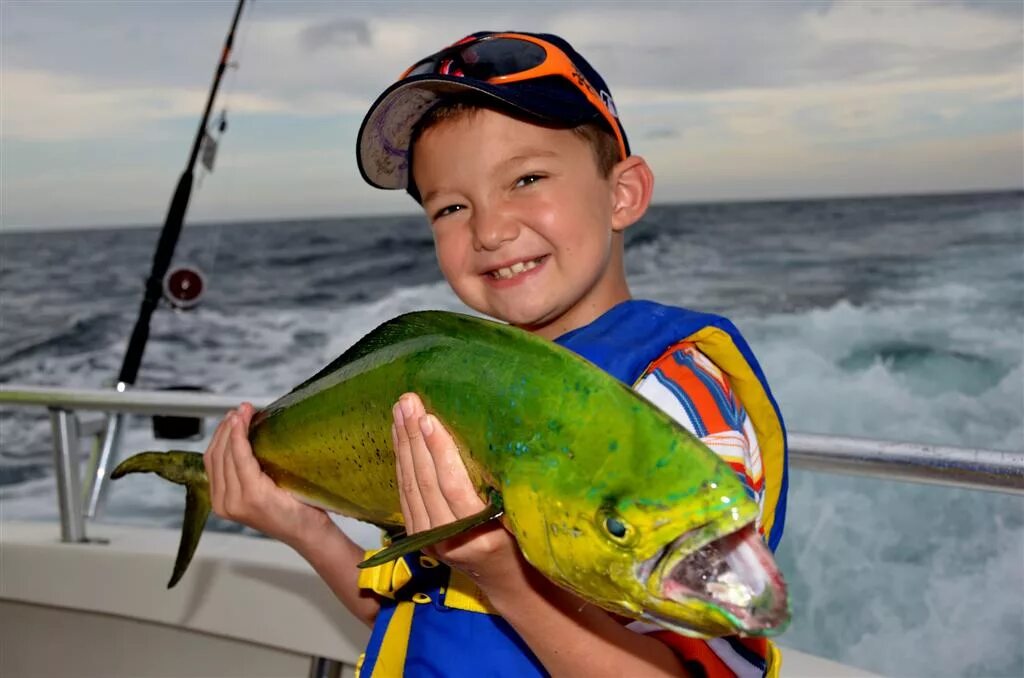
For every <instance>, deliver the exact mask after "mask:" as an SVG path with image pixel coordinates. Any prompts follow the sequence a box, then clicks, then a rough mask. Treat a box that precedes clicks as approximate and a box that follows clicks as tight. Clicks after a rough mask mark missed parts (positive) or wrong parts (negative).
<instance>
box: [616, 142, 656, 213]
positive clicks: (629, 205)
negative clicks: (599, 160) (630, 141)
mask: <svg viewBox="0 0 1024 678" xmlns="http://www.w3.org/2000/svg"><path fill="white" fill-rule="evenodd" d="M609 181H610V182H611V188H612V230H614V231H624V230H625V229H627V228H628V227H630V226H632V225H633V224H635V223H636V222H637V221H639V220H640V217H642V216H643V215H644V213H645V212H647V207H648V206H649V205H650V204H651V195H652V194H653V193H654V173H653V172H651V168H650V166H649V165H648V164H647V161H646V160H644V159H643V158H641V157H640V156H639V155H631V156H629V157H628V158H626V159H625V160H623V161H621V162H620V163H619V164H618V165H616V166H615V167H613V168H612V174H611V176H610V177H609Z"/></svg>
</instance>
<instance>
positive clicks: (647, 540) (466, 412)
mask: <svg viewBox="0 0 1024 678" xmlns="http://www.w3.org/2000/svg"><path fill="white" fill-rule="evenodd" d="M406 392H415V393H417V394H418V395H419V396H420V397H421V399H422V400H423V403H424V406H425V408H426V410H427V411H428V412H430V413H432V414H434V415H436V416H437V417H438V418H439V419H440V420H441V421H442V422H443V423H444V425H445V427H446V428H447V429H448V430H449V431H450V432H451V433H452V435H453V436H454V437H455V439H456V441H457V443H458V446H459V449H460V452H461V454H462V456H463V460H464V461H465V463H466V467H467V470H468V471H469V474H470V477H471V479H472V480H473V481H474V483H475V484H476V486H477V487H478V489H479V490H480V492H481V496H486V495H489V496H490V497H491V498H492V499H493V502H492V503H493V504H494V507H493V510H490V511H489V512H487V513H486V514H484V515H481V516H480V517H479V519H476V520H466V521H460V524H459V525H458V526H454V528H455V529H467V528H468V527H470V526H472V525H473V524H477V523H478V522H480V521H481V520H484V519H487V518H489V517H492V516H494V515H496V514H497V513H498V510H497V508H498V506H501V507H502V508H503V510H504V516H505V524H506V526H507V527H508V529H509V530H510V531H511V532H512V533H513V535H514V536H515V538H516V540H517V542H518V544H519V546H520V548H521V549H522V552H523V554H524V556H525V557H526V559H527V560H528V561H529V562H530V563H531V564H532V565H533V566H534V567H536V568H537V569H538V570H539V571H540V572H542V573H543V574H544V575H545V576H547V577H548V578H550V579H551V580H553V581H554V582H556V583H558V584H559V585H561V586H563V587H565V588H567V589H569V590H570V591H573V592H574V593H576V594H577V595H579V596H581V597H583V598H585V599H587V600H589V601H591V602H593V603H595V604H597V605H599V606H601V607H603V608H605V609H608V610H611V611H613V612H617V613H619V614H623V615H626V616H629V617H632V618H636V619H642V620H645V621H650V622H653V623H657V624H660V625H662V626H665V627H667V628H670V629H672V630H675V631H677V632H680V633H685V634H687V635H693V636H719V635H726V634H733V633H742V634H747V635H773V634H775V633H778V632H780V631H781V630H782V629H783V628H784V627H785V625H786V623H787V622H788V618H789V612H788V604H787V597H786V589H785V584H784V583H783V581H782V578H781V575H780V574H779V572H778V570H777V568H776V567H775V564H774V561H773V559H772V557H771V553H770V551H769V550H768V548H767V547H766V546H765V544H764V543H763V541H762V540H761V539H760V537H759V536H758V534H757V531H756V528H755V527H754V522H755V520H756V517H757V513H758V509H757V506H756V504H755V503H754V502H753V501H752V500H751V499H750V498H749V497H748V495H747V494H746V492H745V490H744V488H743V486H742V484H741V483H740V481H739V480H738V479H737V478H736V476H735V474H734V472H733V471H732V470H731V469H730V468H729V467H728V466H727V465H726V464H725V463H724V462H722V461H721V459H720V458H719V457H718V456H717V455H716V454H715V453H714V452H712V451H711V450H709V449H708V448H707V447H706V446H705V445H704V444H702V443H701V442H700V441H699V440H698V439H697V438H695V437H694V436H693V435H691V434H690V433H689V432H688V431H686V430H685V429H684V428H682V427H681V426H680V425H679V424H678V423H677V422H675V421H674V420H672V419H671V418H670V417H669V416H668V415H666V414H665V413H663V412H662V411H661V410H659V409H658V408H656V407H654V406H653V405H651V404H650V403H649V402H647V401H646V400H645V399H643V398H642V397H640V396H638V395H637V394H636V393H634V392H633V391H632V390H631V389H629V388H628V387H626V386H625V385H623V384H622V383H620V382H619V381H617V380H616V379H615V378H614V377H612V376H610V375H608V374H607V373H605V372H603V371H602V370H600V369H598V368H597V367H595V366H594V365H592V364H591V363H589V362H587V361H586V360H584V359H582V358H580V357H579V356H577V355H576V354H574V353H572V352H570V351H568V350H566V349H563V348H561V347H560V346H557V345H556V344H553V343H551V342H549V341H546V340H543V339H540V338H538V337H535V336H533V335H531V334H529V333H527V332H524V331H522V330H519V329H516V328H513V327H510V326H508V325H503V324H499V323H495V322H491V321H486V320H481V319H478V318H473V317H470V316H464V315H459V314H454V313H446V312H439V311H426V312H419V313H410V314H407V315H403V316H400V317H398V318H395V319H393V320H391V321H388V322H386V323H384V324H383V325H381V326H380V327H378V328H377V329H375V330H374V331H372V332H371V333H370V334H368V335H367V336H366V337H364V338H363V339H361V340H360V341H359V342H358V343H356V344H355V345H354V346H352V348H350V349H349V350H348V351H346V352H345V353H344V354H343V355H342V356H341V357H339V358H338V359H337V360H335V361H334V362H332V363H331V364H330V365H328V366H327V367H325V368H324V369H323V370H321V371H320V372H319V373H318V374H316V375H315V376H313V377H312V378H310V379H309V380H307V381H306V382H304V383H302V384H300V385H299V386H298V387H296V388H295V389H294V390H293V391H292V392H290V393H289V394H287V395H285V396H284V397H282V398H280V399H278V400H277V401H275V402H274V403H272V404H270V405H268V406H267V407H266V408H264V409H263V410H261V411H259V412H258V413H257V414H256V415H255V416H254V418H253V421H252V424H251V427H250V432H249V437H250V441H251V443H252V446H253V452H254V454H255V456H256V458H257V459H258V461H259V463H260V466H261V468H262V469H263V471H264V472H265V473H267V474H268V475H269V476H270V477H271V478H272V479H273V480H274V481H275V483H276V484H277V485H279V486H280V487H282V488H285V489H287V490H289V491H290V492H291V493H293V494H294V495H295V496H297V497H299V498H300V499H301V500H303V501H305V502H307V503H310V504H313V505H316V506H320V507H322V508H325V509H328V510H331V511H335V512H337V513H341V514H344V515H347V516H351V517H353V518H357V519H359V520H364V521H367V522H370V523H373V524H375V525H378V526H380V527H382V528H384V529H386V530H388V531H391V532H397V531H399V530H400V529H401V526H402V513H401V508H400V504H399V499H398V488H397V483H396V475H395V461H394V452H393V450H392V444H391V434H390V430H391V424H392V415H391V408H392V406H393V404H394V403H395V402H396V401H397V400H398V398H399V396H401V395H402V394H403V393H406ZM168 455H177V456H173V457H171V456H168ZM195 457H199V455H196V454H195V453H180V452H175V453H166V454H163V453H143V454H141V455H136V456H135V457H132V458H131V459H128V460H125V462H123V463H122V464H121V465H120V466H119V467H118V469H117V470H115V472H114V474H113V475H114V477H120V476H121V475H124V474H125V473H130V472H138V471H155V472H157V473H160V474H161V475H162V476H164V477H165V478H168V479H170V480H174V481H175V482H181V483H183V484H185V485H186V486H188V488H189V500H188V506H187V509H186V521H185V532H186V533H187V534H186V535H183V539H182V547H181V550H180V551H179V560H178V563H177V565H176V572H175V579H173V580H172V585H173V583H174V582H176V581H177V578H178V577H180V575H181V574H182V573H183V572H184V569H185V567H187V565H188V560H189V559H190V558H191V554H192V551H193V550H194V548H195V543H196V542H197V541H198V538H199V534H200V533H201V531H202V526H203V523H204V522H205V519H206V514H207V513H208V511H209V501H208V499H207V498H206V495H207V494H208V489H207V486H206V485H205V474H204V473H203V472H202V463H201V457H200V458H199V459H198V460H197V459H196V458H195ZM204 501H205V502H206V505H205V507H204V506H203V502H204ZM204 510H205V512H204ZM189 512H191V513H192V514H193V515H192V517H191V519H190V517H189ZM451 534H452V529H447V530H445V529H440V528H439V529H437V530H432V531H430V533H421V534H420V535H415V538H416V540H415V541H413V539H410V540H408V541H407V542H406V541H402V540H399V541H398V542H396V544H395V545H394V547H392V549H390V550H389V553H388V554H386V555H385V557H394V556H397V555H399V554H401V553H402V552H406V551H409V550H413V549H414V548H419V547H422V546H423V545H425V544H429V543H432V542H435V541H438V540H440V539H443V538H445V537H447V536H451ZM187 542H190V543H187Z"/></svg>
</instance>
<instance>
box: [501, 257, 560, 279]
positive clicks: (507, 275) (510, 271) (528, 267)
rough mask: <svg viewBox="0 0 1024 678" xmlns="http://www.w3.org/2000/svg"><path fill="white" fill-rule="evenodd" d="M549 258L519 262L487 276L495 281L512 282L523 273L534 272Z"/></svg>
mask: <svg viewBox="0 0 1024 678" xmlns="http://www.w3.org/2000/svg"><path fill="white" fill-rule="evenodd" d="M547 257H548V255H546V254H544V255H542V256H539V257H537V258H535V259H527V260H526V261H517V262H516V263H514V264H512V265H511V266H502V267H501V268H496V269H494V270H493V271H488V272H487V273H486V274H485V275H487V276H489V277H490V278H492V279H494V280H511V279H512V278H514V277H516V276H517V275H519V274H521V273H526V272H527V271H532V270H533V269H535V268H537V267H538V266H539V265H540V264H541V263H543V261H544V260H545V259H547Z"/></svg>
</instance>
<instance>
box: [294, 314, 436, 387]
mask: <svg viewBox="0 0 1024 678" xmlns="http://www.w3.org/2000/svg"><path fill="white" fill-rule="evenodd" d="M445 315H456V314H453V313H445V312H443V311H414V312H412V313H404V314H402V315H400V316H396V317H394V318H392V319H391V320H387V321H385V322H384V323H382V324H380V325H378V326H377V327H376V328H374V329H373V330H371V331H370V332H369V334H367V335H366V336H364V337H363V338H361V339H360V340H359V341H357V342H356V343H354V344H352V345H351V346H349V347H348V349H346V350H345V352H344V353H342V354H341V355H340V356H338V357H337V358H335V359H334V360H332V361H331V362H330V363H329V364H328V365H327V366H326V367H324V368H323V369H321V370H320V371H319V372H317V373H316V374H314V375H313V376H312V377H310V378H309V379H306V380H305V381H304V382H302V383H301V384H299V385H298V386H296V387H295V388H293V389H292V390H291V391H289V392H288V393H287V394H286V395H291V394H292V393H295V392H296V391H298V390H301V389H303V388H305V387H307V386H309V385H310V384H312V383H313V382H315V381H318V380H319V379H321V378H322V377H325V376H327V375H328V374H331V373H333V372H335V371H337V370H338V369H340V368H342V367H344V366H345V365H348V364H350V363H354V362H355V361H357V360H359V359H360V358H362V357H364V356H368V355H370V354H371V353H373V352H374V351H378V350H380V349H381V347H384V346H389V345H391V344H394V343H397V342H398V341H401V340H403V339H409V338H411V337H415V336H418V335H420V334H423V333H424V330H427V329H428V328H429V329H432V330H434V331H436V326H437V324H438V323H437V321H438V319H439V318H443V317H444V316H445Z"/></svg>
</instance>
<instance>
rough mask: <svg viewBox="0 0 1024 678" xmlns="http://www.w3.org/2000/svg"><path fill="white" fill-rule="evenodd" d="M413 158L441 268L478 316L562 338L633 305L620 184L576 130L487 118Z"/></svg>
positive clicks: (432, 141)
mask: <svg viewBox="0 0 1024 678" xmlns="http://www.w3.org/2000/svg"><path fill="white" fill-rule="evenodd" d="M413 157H414V167H413V172H414V176H415V180H416V185H417V187H418V188H419V190H420V194H421V195H422V196H423V208H424V211H425V212H426V214H427V218H428V220H429V221H430V223H431V225H432V228H433V232H434V244H435V247H436V250H437V258H438V262H439V263H440V266H441V271H442V272H443V273H444V276H445V278H446V279H447V280H448V283H449V284H450V285H451V287H452V289H453V290H454V291H455V293H456V294H457V295H458V296H459V298H460V299H462V301H463V302H465V303H466V304H467V305H468V306H470V307H471V308H473V309H476V310H477V311H480V312H481V313H485V314H487V315H489V316H492V317H495V318H499V319H501V320H504V321H506V322H509V323H512V324H513V325H517V326H520V327H523V328H525V329H528V330H531V331H534V332H536V333H538V334H540V335H542V336H545V337H548V338H554V337H556V336H558V335H560V334H563V333H564V332H567V331H569V330H571V329H575V328H576V327H580V326H582V325H585V324H587V323H589V322H590V321H592V320H594V319H595V318H597V317H598V316H599V315H601V314H602V313H604V312H605V311H606V310H608V309H609V308H611V307H612V306H614V305H615V304H617V303H619V302H621V301H624V300H625V299H627V298H628V297H629V291H628V288H627V287H626V282H625V275H624V273H623V268H622V247H621V235H620V234H619V233H618V232H617V231H620V230H621V229H622V228H624V226H623V227H618V226H615V225H613V208H614V206H615V191H614V181H613V178H604V177H602V176H600V174H599V172H598V168H597V162H596V159H595V157H594V153H593V151H592V150H591V148H590V146H589V144H588V143H587V142H586V141H585V140H583V139H582V138H580V137H579V136H577V135H576V134H575V133H574V132H572V131H571V130H555V129H549V128H546V127H540V126H538V125H531V124H529V123H526V122H521V121H519V120H516V119H514V118H510V117H508V116H506V115H502V114H501V113H497V112H495V111H491V110H486V109H481V110H477V111H472V112H470V113H467V114H465V115H462V116H459V117H457V118H454V119H452V120H447V121H443V122H441V123H439V124H437V125H436V126H434V127H431V128H430V129H428V130H427V131H426V132H425V133H424V134H423V136H422V137H421V138H420V140H419V141H418V142H417V144H416V149H415V153H414V155H413ZM614 176H615V171H614V170H613V172H612V177H614Z"/></svg>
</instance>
